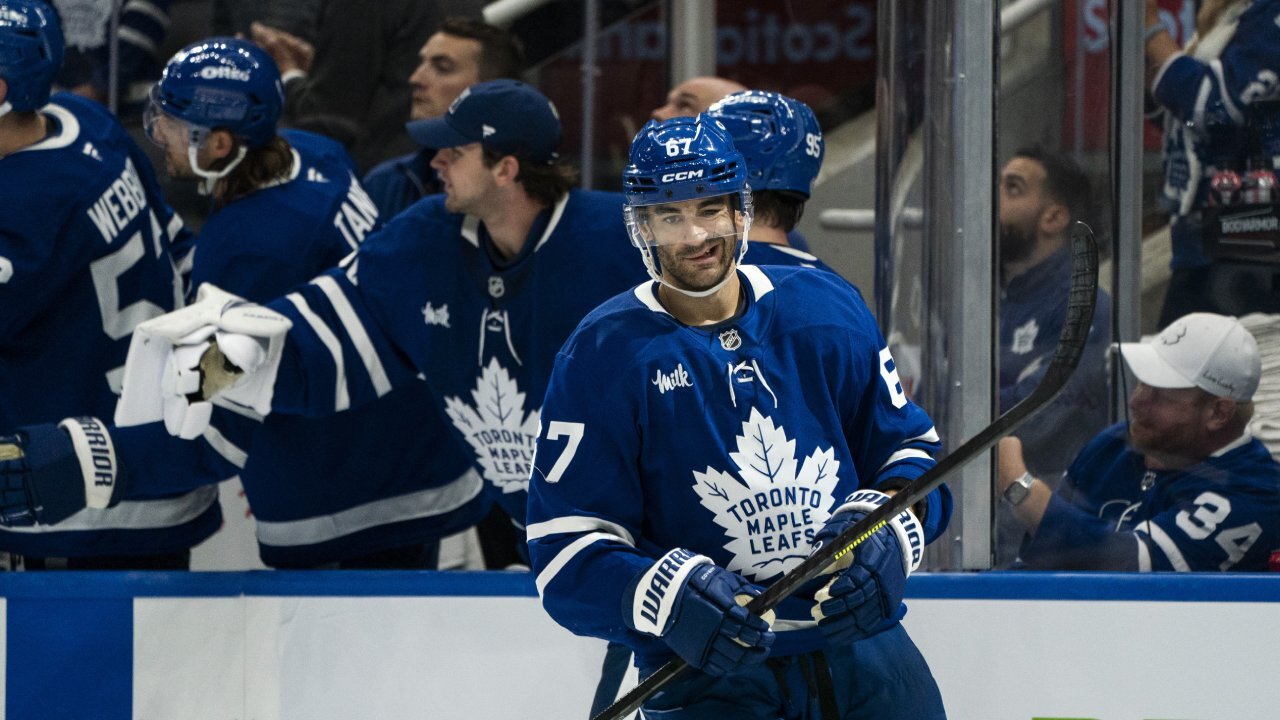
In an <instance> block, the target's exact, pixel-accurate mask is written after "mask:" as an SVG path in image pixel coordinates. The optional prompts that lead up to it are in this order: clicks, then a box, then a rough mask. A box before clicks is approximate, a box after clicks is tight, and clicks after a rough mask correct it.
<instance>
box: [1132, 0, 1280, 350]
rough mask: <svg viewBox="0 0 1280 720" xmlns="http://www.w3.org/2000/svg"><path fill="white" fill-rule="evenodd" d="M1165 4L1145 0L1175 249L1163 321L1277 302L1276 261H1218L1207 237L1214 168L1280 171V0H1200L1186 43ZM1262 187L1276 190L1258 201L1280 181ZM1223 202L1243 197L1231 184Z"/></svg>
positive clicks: (1270, 307) (1164, 193)
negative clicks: (1170, 22)
mask: <svg viewBox="0 0 1280 720" xmlns="http://www.w3.org/2000/svg"><path fill="white" fill-rule="evenodd" d="M1163 14H1167V13H1164V12H1163V11H1161V9H1160V7H1159V5H1158V4H1157V2H1156V0H1146V26H1147V32H1146V34H1145V41H1144V46H1145V50H1146V60H1147V80H1148V82H1149V85H1148V89H1149V90H1150V93H1151V98H1152V99H1153V100H1154V102H1155V105H1156V106H1157V108H1156V109H1157V110H1158V111H1159V113H1158V121H1159V123H1160V124H1161V125H1162V129H1163V130H1164V138H1163V144H1164V148H1163V149H1164V183H1163V186H1162V188H1161V198H1160V201H1161V206H1162V209H1163V210H1164V211H1166V212H1167V213H1168V216H1169V221H1170V224H1169V236H1170V249H1171V250H1172V251H1173V252H1172V258H1171V259H1170V262H1169V267H1170V269H1171V270H1172V271H1173V272H1172V277H1170V279H1169V284H1168V286H1167V288H1166V289H1165V295H1164V305H1163V307H1162V308H1161V310H1160V324H1161V325H1166V324H1168V323H1171V322H1173V321H1174V320H1175V319H1176V318H1178V317H1180V316H1182V315H1185V314H1186V313H1189V312H1200V311H1208V312H1218V313H1226V314H1234V315H1244V314H1246V313H1249V312H1266V313H1275V312H1280V293H1277V292H1276V291H1275V287H1274V277H1275V273H1274V268H1268V267H1265V266H1261V267H1260V266H1259V265H1260V264H1259V263H1233V262H1226V263H1223V262H1214V260H1213V258H1212V256H1211V255H1210V252H1209V247H1208V245H1207V244H1206V243H1205V237H1204V236H1205V228H1204V225H1205V223H1207V222H1208V218H1207V217H1205V215H1206V213H1205V212H1204V211H1205V208H1206V207H1207V206H1211V205H1213V204H1214V199H1212V197H1211V196H1212V195H1213V194H1214V193H1213V192H1212V190H1211V188H1210V185H1211V183H1212V181H1213V178H1214V177H1215V175H1217V174H1218V173H1219V172H1221V171H1235V172H1237V173H1239V174H1240V175H1241V176H1244V175H1245V173H1246V171H1249V170H1272V171H1276V172H1280V0H1206V1H1205V2H1202V3H1199V10H1198V11H1197V12H1196V33H1195V35H1194V36H1192V37H1191V38H1190V39H1188V40H1187V42H1186V43H1185V47H1180V46H1179V44H1178V42H1177V41H1176V40H1175V39H1174V36H1173V35H1172V34H1170V32H1169V30H1171V29H1172V28H1171V27H1170V28H1166V25H1165V23H1164V22H1163V21H1162V18H1161V15H1163ZM1271 182H1272V183H1274V181H1271ZM1262 192H1264V193H1265V192H1270V193H1271V199H1270V200H1269V201H1268V200H1261V202H1263V203H1266V202H1276V198H1275V195H1274V193H1275V190H1274V189H1271V190H1269V191H1267V190H1263V191H1262ZM1217 202H1219V203H1220V204H1221V205H1232V204H1236V203H1240V204H1245V198H1242V197H1240V196H1239V194H1238V193H1235V192H1233V191H1231V190H1226V191H1225V192H1224V193H1223V196H1222V197H1221V198H1219V199H1218V200H1217ZM1240 217H1250V215H1247V214H1246V215H1241V216H1240Z"/></svg>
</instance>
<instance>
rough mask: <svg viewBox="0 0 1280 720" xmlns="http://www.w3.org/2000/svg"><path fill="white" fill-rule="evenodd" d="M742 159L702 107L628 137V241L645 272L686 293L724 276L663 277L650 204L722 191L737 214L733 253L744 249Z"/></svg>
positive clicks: (747, 206)
mask: <svg viewBox="0 0 1280 720" xmlns="http://www.w3.org/2000/svg"><path fill="white" fill-rule="evenodd" d="M746 170H747V166H746V163H745V162H744V161H743V158H742V153H740V152H738V150H737V149H736V148H735V147H734V145H733V140H732V138H731V137H730V136H729V133H728V131H727V130H726V129H725V127H724V126H723V125H721V124H720V123H719V122H717V121H716V120H715V119H714V118H712V117H710V116H709V115H707V114H705V113H703V114H700V115H698V116H697V117H696V118H689V117H679V118H671V119H670V120H664V121H661V122H659V121H656V120H650V121H649V122H648V123H647V124H646V125H645V126H644V127H643V128H641V130H640V132H639V134H637V135H636V138H635V140H633V141H632V143H631V154H630V163H629V164H628V165H627V167H626V169H624V170H623V172H622V193H623V196H624V198H625V201H626V204H625V205H624V207H623V214H624V219H625V221H626V225H627V233H628V234H629V235H630V237H631V243H632V244H633V245H635V246H636V247H637V248H638V249H639V250H640V254H641V256H642V258H643V259H644V264H645V268H647V269H648V271H649V276H650V277H652V278H653V279H654V280H657V281H658V282H661V283H662V284H664V285H666V286H668V287H671V288H672V289H673V290H677V291H679V292H682V293H684V294H686V295H691V296H694V297H702V296H706V295H710V294H711V293H714V292H715V291H716V290H719V289H720V287H722V286H723V285H724V283H725V282H726V281H727V279H728V278H726V279H725V280H722V281H721V282H720V283H719V284H717V285H716V286H715V287H713V288H711V289H709V290H705V291H697V292H695V291H690V290H685V289H683V288H678V287H675V286H673V285H671V284H670V283H668V282H667V281H666V280H664V279H663V278H662V273H661V270H660V269H659V267H658V261H657V258H656V255H655V253H654V245H656V244H657V243H656V241H655V239H654V237H655V234H654V232H653V230H652V228H650V227H649V216H650V213H649V212H648V208H651V207H652V206H655V205H663V204H667V203H677V202H684V201H687V200H696V199H701V198H712V197H718V196H726V198H727V200H728V201H729V203H730V208H731V209H732V210H734V211H735V212H736V213H740V214H741V218H742V222H741V225H740V226H739V225H737V224H736V223H735V224H734V227H733V234H734V235H736V236H738V238H737V239H738V253H737V259H738V261H739V262H741V261H742V256H743V255H744V254H745V253H746V250H747V231H748V230H749V229H750V227H751V188H749V187H748V186H747V179H746Z"/></svg>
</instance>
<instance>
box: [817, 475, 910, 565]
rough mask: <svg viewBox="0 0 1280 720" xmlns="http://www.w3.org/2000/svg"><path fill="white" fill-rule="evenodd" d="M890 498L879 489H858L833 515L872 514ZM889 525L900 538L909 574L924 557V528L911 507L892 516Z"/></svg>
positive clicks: (899, 541) (903, 559) (903, 560)
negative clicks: (849, 513) (844, 513)
mask: <svg viewBox="0 0 1280 720" xmlns="http://www.w3.org/2000/svg"><path fill="white" fill-rule="evenodd" d="M889 499H890V498H889V496H888V495H886V494H884V493H882V492H880V491H879V490H871V489H865V490H858V491H856V492H854V493H853V494H852V495H850V496H849V497H848V498H846V499H845V501H844V503H843V504H842V505H840V506H839V507H837V508H836V510H835V512H833V513H832V516H833V517H834V516H835V515H838V514H839V513H842V512H861V513H866V514H870V513H871V511H873V510H875V509H876V508H878V507H880V506H881V505H884V504H885V503H887V502H889ZM888 527H889V528H891V529H892V531H893V534H894V535H896V536H897V538H898V547H900V548H901V549H902V568H903V571H904V572H905V573H906V574H907V575H908V576H909V575H911V573H913V572H915V571H916V569H917V568H919V567H920V561H921V560H923V559H924V528H923V527H921V525H920V521H919V520H918V519H916V516H915V513H913V512H911V510H910V509H905V510H903V511H902V512H900V513H898V514H897V515H896V516H894V517H893V518H891V519H890V520H889V521H888Z"/></svg>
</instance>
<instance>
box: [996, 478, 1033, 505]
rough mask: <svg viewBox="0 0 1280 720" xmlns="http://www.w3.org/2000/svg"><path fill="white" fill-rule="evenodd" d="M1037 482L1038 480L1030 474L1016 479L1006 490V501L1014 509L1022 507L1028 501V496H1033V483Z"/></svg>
mask: <svg viewBox="0 0 1280 720" xmlns="http://www.w3.org/2000/svg"><path fill="white" fill-rule="evenodd" d="M1035 481H1036V479H1035V478H1034V477H1032V476H1031V473H1029V472H1024V473H1022V475H1021V476H1020V477H1017V478H1014V480H1013V482H1012V483H1009V487H1007V488H1005V489H1004V501H1005V502H1007V503H1009V504H1010V505H1013V506H1014V507H1017V506H1018V505H1021V504H1022V501H1023V500H1026V499H1027V495H1030V494H1031V483H1033V482H1035Z"/></svg>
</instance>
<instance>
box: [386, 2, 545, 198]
mask: <svg viewBox="0 0 1280 720" xmlns="http://www.w3.org/2000/svg"><path fill="white" fill-rule="evenodd" d="M418 59H419V64H418V67H417V69H416V70H414V71H413V74H412V75H410V76H409V84H410V85H411V86H412V88H413V94H412V104H411V105H410V111H409V119H410V120H430V119H432V118H438V117H440V116H442V115H444V114H445V111H447V110H448V109H449V105H450V103H452V102H453V101H454V99H455V98H457V97H458V94H459V93H461V92H462V91H463V90H464V89H465V88H467V87H468V86H470V85H474V84H475V83H478V82H483V81H486V80H497V79H500V78H509V79H512V80H514V79H516V77H517V76H518V75H519V74H520V72H521V71H522V70H523V69H524V50H523V48H522V46H521V43H520V40H519V39H518V38H516V37H515V36H514V35H512V34H510V33H508V32H507V31H506V30H503V29H502V28H499V27H495V26H493V25H489V24H487V23H484V22H481V21H479V20H473V19H471V18H466V17H449V18H445V20H444V22H443V23H441V24H440V29H439V30H438V31H437V32H436V33H435V34H434V35H432V36H431V37H430V38H428V39H427V43H426V44H425V45H423V46H422V49H421V50H419V51H418ZM435 154H436V149H435V148H421V149H419V150H418V151H416V152H412V153H409V154H407V155H402V156H400V157H397V158H393V159H391V160H387V161H385V162H383V163H382V164H381V165H378V166H377V167H375V168H374V169H373V170H370V171H369V174H368V175H366V176H365V178H364V186H365V189H366V190H367V191H368V193H369V197H371V198H372V199H373V202H374V204H376V205H377V206H378V210H379V212H381V213H382V217H383V218H387V219H390V218H391V217H393V216H395V215H397V214H398V213H399V212H400V211H401V210H403V209H405V208H407V207H409V206H410V205H412V204H413V203H415V202H417V201H418V200H420V199H422V198H423V197H426V196H427V195H434V194H436V193H439V192H442V191H443V188H442V187H441V186H440V181H439V180H438V179H437V177H436V172H435V170H433V169H431V159H432V158H433V157H435Z"/></svg>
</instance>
